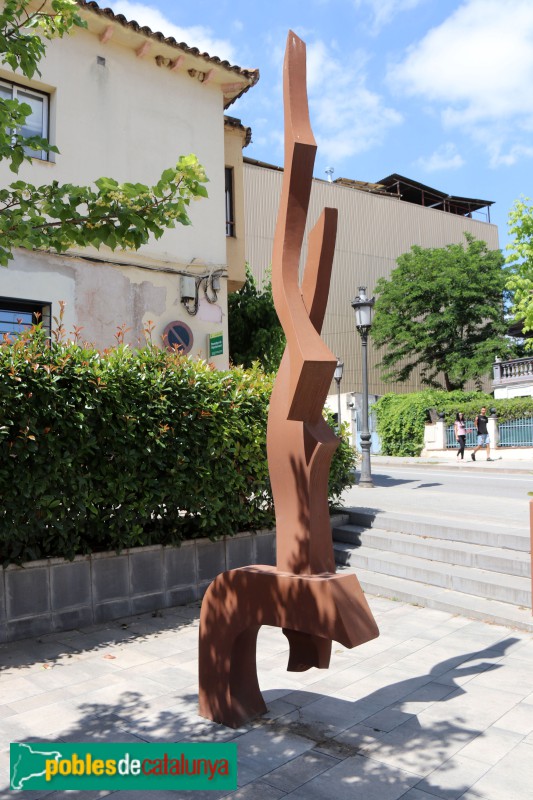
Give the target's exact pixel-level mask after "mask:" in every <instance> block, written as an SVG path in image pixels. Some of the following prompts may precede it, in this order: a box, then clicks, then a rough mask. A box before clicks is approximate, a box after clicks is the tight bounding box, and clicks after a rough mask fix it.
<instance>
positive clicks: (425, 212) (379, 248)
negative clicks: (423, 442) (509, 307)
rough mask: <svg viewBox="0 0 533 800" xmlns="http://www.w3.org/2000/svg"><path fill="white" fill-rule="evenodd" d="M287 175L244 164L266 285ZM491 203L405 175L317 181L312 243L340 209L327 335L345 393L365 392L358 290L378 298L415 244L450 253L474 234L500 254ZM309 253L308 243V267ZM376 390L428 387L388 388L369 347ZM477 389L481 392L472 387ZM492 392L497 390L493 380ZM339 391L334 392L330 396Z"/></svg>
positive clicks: (249, 242) (253, 254) (253, 239)
mask: <svg viewBox="0 0 533 800" xmlns="http://www.w3.org/2000/svg"><path fill="white" fill-rule="evenodd" d="M282 177H283V170H282V168H281V167H276V166H273V165H271V164H265V163H262V162H259V161H253V160H251V159H247V158H245V159H244V196H245V219H246V238H245V241H246V260H247V261H248V262H249V264H250V267H251V269H252V272H253V274H254V275H255V277H256V278H257V279H258V281H259V283H260V284H261V283H262V281H263V280H264V278H265V277H266V276H267V274H268V269H269V266H270V262H271V258H272V242H273V239H274V226H275V222H276V216H277V210H278V209H277V206H278V200H279V196H280V189H281V181H282ZM491 205H492V202H491V201H489V200H478V199H473V198H466V197H457V196H454V195H449V194H447V193H446V192H441V191H439V190H438V189H434V188H431V187H429V186H425V185H424V184H421V183H418V182H417V181H414V180H410V179H409V178H405V177H403V176H401V175H396V174H394V175H390V176H388V177H387V178H384V179H383V180H381V181H379V182H377V183H365V182H362V181H354V180H348V179H346V178H339V179H337V180H335V181H331V182H330V181H326V180H320V179H316V178H315V179H314V180H313V187H312V190H311V202H310V207H309V215H308V223H307V229H306V238H307V235H308V233H309V231H310V230H311V228H312V226H313V225H314V224H315V222H316V220H317V219H318V216H319V213H320V211H321V209H322V208H323V207H324V206H329V207H333V208H337V209H338V210H339V224H338V231H337V245H336V249H335V260H334V263H333V273H332V278H331V289H330V294H329V301H328V306H327V311H326V316H325V320H324V326H323V329H322V337H323V339H324V340H325V341H326V343H327V345H328V347H329V348H330V349H331V350H332V352H333V353H334V354H335V355H336V356H338V358H340V359H342V360H343V361H344V374H343V386H342V390H343V393H352V392H354V393H356V394H359V393H360V392H361V389H362V387H361V344H360V341H359V336H358V335H357V332H356V330H355V319H354V312H353V309H352V307H351V301H352V300H353V299H354V297H356V295H357V294H358V287H359V286H366V287H367V294H368V296H369V297H371V296H372V294H373V292H374V288H375V286H376V283H377V281H378V279H379V278H382V277H385V278H388V277H389V276H390V274H391V272H392V270H393V269H394V268H395V267H396V259H397V258H398V256H400V255H401V254H402V253H406V252H408V251H409V250H410V249H411V247H412V246H413V245H420V246H421V247H444V246H446V245H447V244H453V243H458V242H463V241H464V233H465V232H468V233H471V234H472V235H473V236H475V237H476V238H477V239H481V240H483V241H484V242H486V243H487V245H488V247H489V248H490V249H494V250H497V249H498V248H499V243H498V229H497V227H496V225H493V224H491V223H490V206H491ZM306 254H307V245H306V242H304V248H303V252H302V262H301V269H302V268H303V264H304V261H305V257H306ZM368 355H369V392H370V394H372V395H382V394H385V393H387V392H390V391H397V392H402V393H403V392H414V391H417V390H419V389H421V388H424V387H423V385H422V384H421V382H420V377H419V374H418V373H417V372H413V373H412V375H411V377H410V379H409V380H408V381H406V382H404V383H401V384H398V383H385V382H384V381H382V379H381V377H380V371H379V369H377V367H376V365H377V364H378V363H379V361H380V360H381V354H380V351H379V350H377V349H375V348H374V347H372V346H369V353H368ZM472 388H474V387H473V386H472ZM487 388H489V390H490V384H489V382H487ZM334 392H335V387H334V386H332V388H331V394H334Z"/></svg>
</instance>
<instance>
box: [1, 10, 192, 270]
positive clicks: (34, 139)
mask: <svg viewBox="0 0 533 800" xmlns="http://www.w3.org/2000/svg"><path fill="white" fill-rule="evenodd" d="M77 8H78V7H77V4H76V2H75V0H51V2H50V3H45V2H43V3H42V5H40V6H37V8H36V7H35V4H33V5H32V4H31V3H30V0H4V2H3V8H2V9H1V10H0V63H1V64H2V65H8V66H9V67H11V69H13V70H14V71H15V73H16V72H20V73H22V75H24V76H25V77H26V78H29V79H31V78H32V77H33V76H34V75H35V74H36V73H37V74H40V73H39V62H40V61H41V59H42V58H43V56H44V55H45V52H46V40H50V39H53V38H56V37H60V38H61V37H63V36H64V35H65V34H68V33H69V32H70V31H71V30H72V28H74V27H85V22H84V20H83V19H82V18H81V17H80V15H79V14H78V12H77ZM30 114H31V108H30V106H29V105H28V104H27V103H24V102H20V101H19V100H17V99H5V98H3V97H0V161H1V160H5V159H8V160H9V161H10V169H11V171H12V172H14V173H17V172H18V170H19V168H20V166H21V164H22V163H23V162H24V161H31V157H32V153H33V154H34V155H35V153H36V151H41V152H42V151H43V150H44V151H45V152H47V153H51V152H54V153H57V152H58V150H57V148H56V147H54V146H53V145H50V143H49V142H48V141H47V140H46V139H43V138H42V137H40V136H25V135H24V134H23V132H22V129H23V126H24V124H25V122H26V120H27V118H28V116H29V115H30ZM206 181H207V178H206V176H205V173H204V170H203V168H202V167H201V166H200V164H199V163H198V160H197V159H196V156H194V155H189V156H185V157H181V158H180V159H179V161H178V163H177V165H176V166H175V167H172V168H169V169H166V170H165V171H164V172H163V174H162V175H161V177H160V178H159V180H158V181H157V182H156V183H155V184H154V185H153V186H145V185H144V184H141V183H123V184H119V183H118V182H117V181H115V180H113V179H112V178H100V179H98V180H96V181H95V185H94V187H93V188H91V187H88V186H74V185H72V184H65V185H60V184H59V183H58V182H57V181H53V182H52V183H50V184H48V185H45V186H34V185H32V184H30V183H27V182H26V181H23V180H17V181H15V182H14V183H12V184H11V185H10V186H9V187H7V188H4V187H2V188H0V242H1V243H0V265H2V266H6V265H7V264H8V262H9V260H10V259H12V258H13V256H12V250H13V248H14V247H26V248H29V249H33V248H44V249H51V250H55V251H56V252H59V253H61V252H64V251H65V250H67V249H68V248H69V247H72V246H78V247H85V246H87V245H92V246H94V247H100V246H101V245H102V244H105V245H107V246H108V247H110V248H112V249H115V248H116V247H121V248H133V249H138V248H139V247H140V246H141V245H142V244H144V243H145V242H147V241H148V239H149V237H150V235H151V234H153V235H154V236H155V237H156V238H159V237H161V236H162V235H163V232H164V231H165V230H166V229H167V228H173V227H174V226H175V224H176V222H178V223H181V224H183V225H188V224H190V220H189V216H188V213H187V207H188V205H189V203H190V200H191V198H193V197H206V196H207V191H206V188H205V186H203V184H204V183H205V182H206Z"/></svg>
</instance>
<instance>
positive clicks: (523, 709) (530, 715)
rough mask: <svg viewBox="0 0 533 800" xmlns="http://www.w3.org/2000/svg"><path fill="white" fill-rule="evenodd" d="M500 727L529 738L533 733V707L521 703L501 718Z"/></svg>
mask: <svg viewBox="0 0 533 800" xmlns="http://www.w3.org/2000/svg"><path fill="white" fill-rule="evenodd" d="M498 727H499V728H504V729H505V730H507V731H513V732H514V733H520V734H522V735H523V736H528V734H530V733H532V732H533V705H532V704H530V703H519V704H518V705H516V706H515V707H514V708H512V709H511V711H508V712H507V714H504V715H503V717H500V718H499V720H498Z"/></svg>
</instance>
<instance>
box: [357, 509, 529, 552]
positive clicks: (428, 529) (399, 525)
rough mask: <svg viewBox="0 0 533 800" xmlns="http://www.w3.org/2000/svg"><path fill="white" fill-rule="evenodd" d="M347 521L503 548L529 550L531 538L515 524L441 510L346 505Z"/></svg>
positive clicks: (358, 524) (359, 524) (365, 525)
mask: <svg viewBox="0 0 533 800" xmlns="http://www.w3.org/2000/svg"><path fill="white" fill-rule="evenodd" d="M346 512H347V513H348V516H349V524H350V525H355V526H360V527H363V528H374V527H376V528H379V529H380V530H387V531H398V532H400V533H411V534H416V535H418V536H427V537H433V538H436V539H448V540H451V541H454V542H467V543H470V544H478V545H484V546H487V547H497V548H499V549H503V550H519V551H521V552H525V553H529V551H530V547H531V540H530V535H529V531H527V530H523V529H522V528H519V527H516V526H510V525H506V524H502V525H498V524H494V523H486V524H485V523H483V524H479V523H476V524H474V523H470V522H469V523H468V524H466V523H464V522H461V520H458V519H457V518H453V517H447V516H444V515H442V514H435V516H431V517H430V516H428V515H423V514H416V513H413V514H400V513H396V512H392V511H376V510H373V509H361V508H359V509H349V508H348V509H346Z"/></svg>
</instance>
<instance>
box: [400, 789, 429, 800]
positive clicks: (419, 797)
mask: <svg viewBox="0 0 533 800" xmlns="http://www.w3.org/2000/svg"><path fill="white" fill-rule="evenodd" d="M400 800H435V795H434V794H428V793H427V792H422V791H421V790H420V789H417V788H416V786H415V788H414V789H409V791H408V792H406V793H405V794H402V796H401V798H400Z"/></svg>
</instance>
